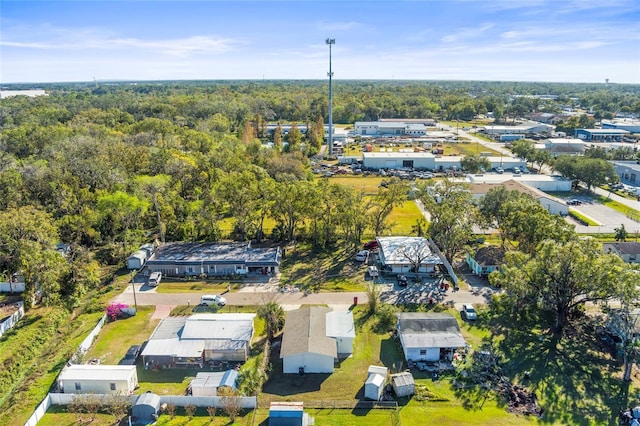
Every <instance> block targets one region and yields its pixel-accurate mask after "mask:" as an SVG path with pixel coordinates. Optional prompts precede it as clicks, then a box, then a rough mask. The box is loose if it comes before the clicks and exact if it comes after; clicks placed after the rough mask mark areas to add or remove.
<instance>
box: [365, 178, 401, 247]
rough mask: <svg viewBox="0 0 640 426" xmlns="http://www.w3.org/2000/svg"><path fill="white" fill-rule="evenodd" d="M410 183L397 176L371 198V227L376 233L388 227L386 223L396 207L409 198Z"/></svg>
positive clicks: (380, 233)
mask: <svg viewBox="0 0 640 426" xmlns="http://www.w3.org/2000/svg"><path fill="white" fill-rule="evenodd" d="M408 191H409V185H408V184H406V183H405V182H404V181H401V180H400V179H399V178H397V177H393V178H391V179H390V180H389V183H388V184H387V186H386V187H383V186H381V187H379V188H378V192H377V193H376V195H375V196H374V197H373V199H372V200H371V204H370V210H369V217H370V218H371V227H372V228H373V233H374V234H375V235H382V233H383V232H384V231H385V230H386V229H387V227H388V224H386V223H385V221H386V220H387V218H388V217H389V215H390V214H391V212H392V211H393V209H394V207H397V206H400V205H402V203H404V202H405V201H406V200H407V193H408Z"/></svg>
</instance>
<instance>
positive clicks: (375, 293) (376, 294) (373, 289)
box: [367, 283, 380, 314]
mask: <svg viewBox="0 0 640 426" xmlns="http://www.w3.org/2000/svg"><path fill="white" fill-rule="evenodd" d="M367 299H368V302H367V303H368V304H369V313H370V314H375V313H376V312H377V311H378V305H379V304H380V289H379V288H378V286H377V285H376V284H375V283H369V285H368V286H367Z"/></svg>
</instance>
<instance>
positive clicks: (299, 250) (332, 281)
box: [280, 243, 366, 292]
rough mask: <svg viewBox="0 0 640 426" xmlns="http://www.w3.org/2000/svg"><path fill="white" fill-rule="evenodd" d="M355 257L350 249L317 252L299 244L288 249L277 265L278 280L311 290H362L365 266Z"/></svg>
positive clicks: (308, 246)
mask: <svg viewBox="0 0 640 426" xmlns="http://www.w3.org/2000/svg"><path fill="white" fill-rule="evenodd" d="M354 256H355V250H353V249H344V248H336V250H335V251H332V250H322V251H320V250H313V249H312V248H311V246H310V245H308V244H303V243H298V244H296V245H295V247H294V248H292V249H287V255H286V257H285V258H284V259H283V261H282V264H281V268H280V271H281V272H282V276H281V278H280V283H281V284H282V285H291V286H297V287H299V288H300V289H303V290H309V291H314V292H320V291H329V290H328V289H330V288H333V289H334V290H337V289H338V288H349V289H355V288H358V287H360V286H362V287H360V290H363V289H364V283H365V281H364V275H365V270H366V268H365V266H364V265H363V264H362V263H359V262H356V261H355V260H354ZM350 291H351V290H350Z"/></svg>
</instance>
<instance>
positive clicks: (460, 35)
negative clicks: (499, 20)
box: [441, 23, 494, 43]
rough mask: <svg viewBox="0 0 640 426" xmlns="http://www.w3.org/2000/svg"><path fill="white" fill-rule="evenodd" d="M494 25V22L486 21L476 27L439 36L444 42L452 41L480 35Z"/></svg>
mask: <svg viewBox="0 0 640 426" xmlns="http://www.w3.org/2000/svg"><path fill="white" fill-rule="evenodd" d="M493 27H494V24H491V23H487V24H484V25H482V26H480V27H478V28H475V27H474V28H465V29H463V30H460V31H457V32H455V33H453V34H448V35H446V36H444V37H442V38H441V40H442V41H443V42H445V43H454V42H457V41H462V40H468V39H473V38H476V37H479V36H481V35H482V34H484V33H486V32H487V31H488V30H490V29H491V28H493Z"/></svg>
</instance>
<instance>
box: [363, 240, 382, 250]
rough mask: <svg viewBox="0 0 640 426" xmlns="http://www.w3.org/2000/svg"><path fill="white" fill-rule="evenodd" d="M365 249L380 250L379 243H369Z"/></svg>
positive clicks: (374, 241) (365, 244) (375, 241)
mask: <svg viewBox="0 0 640 426" xmlns="http://www.w3.org/2000/svg"><path fill="white" fill-rule="evenodd" d="M363 248H364V249H365V250H377V249H378V241H377V240H371V241H367V242H366V243H364V246H363Z"/></svg>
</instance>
